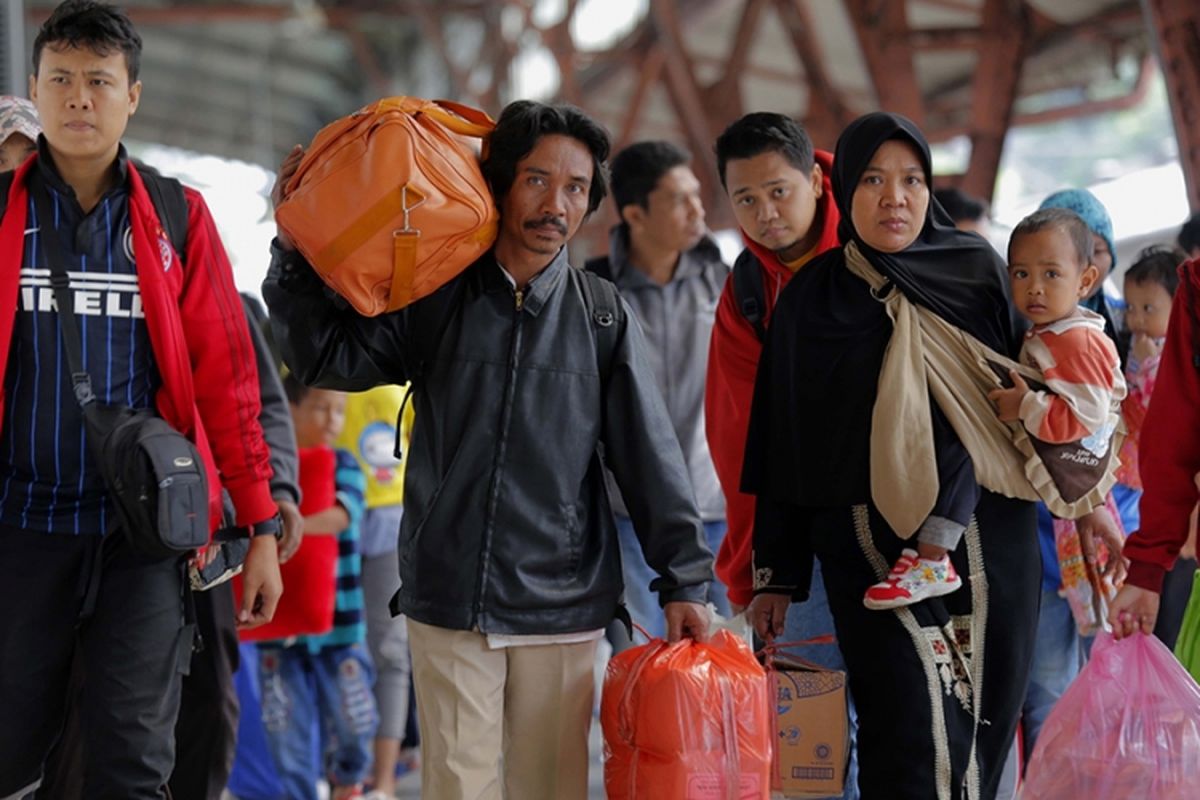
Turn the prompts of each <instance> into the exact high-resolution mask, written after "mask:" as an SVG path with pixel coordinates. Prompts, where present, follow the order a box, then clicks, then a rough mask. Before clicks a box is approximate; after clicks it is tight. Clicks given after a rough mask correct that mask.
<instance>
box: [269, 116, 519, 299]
mask: <svg viewBox="0 0 1200 800" xmlns="http://www.w3.org/2000/svg"><path fill="white" fill-rule="evenodd" d="M493 127H494V123H493V122H492V120H491V118H490V117H488V115H487V114H484V113H483V112H482V111H477V110H476V109H473V108H470V107H468V106H463V105H459V104H458V103H451V102H449V101H445V100H422V99H420V98H417V97H388V98H384V99H383V100H379V101H377V102H375V103H372V104H371V105H369V106H366V107H365V108H362V109H360V110H358V111H356V112H354V113H353V114H351V115H350V116H348V117H343V118H342V119H339V120H337V121H336V122H333V123H331V124H330V125H327V126H326V127H325V128H323V129H322V130H321V131H320V132H319V133H318V134H317V135H316V138H314V139H313V141H312V144H311V145H310V146H309V148H308V150H307V151H306V152H305V154H304V158H303V159H302V160H301V162H300V166H299V167H298V168H297V169H296V173H295V174H294V175H293V176H292V179H291V180H290V181H289V182H288V186H287V189H286V191H285V194H284V197H285V198H286V199H285V200H284V201H283V202H282V203H280V205H279V208H278V209H276V211H275V220H276V222H277V223H278V224H279V227H280V228H281V229H282V230H283V231H284V232H285V233H286V234H287V235H288V237H289V238H291V240H292V241H293V242H294V243H295V245H296V248H297V249H299V250H300V252H301V253H303V254H304V257H305V259H306V260H307V261H308V263H309V264H311V265H312V267H313V269H314V270H316V272H317V274H318V275H320V276H321V278H322V279H323V280H324V281H325V282H326V283H327V284H329V286H331V287H332V288H333V289H334V291H336V292H337V293H338V294H340V295H341V296H342V297H344V298H345V299H346V300H347V301H348V302H349V303H350V305H352V306H354V308H355V310H357V311H358V313H360V314H362V315H364V316H368V317H373V316H376V315H378V314H383V313H385V312H388V311H395V310H397V309H400V308H403V307H405V306H407V305H408V304H409V303H411V302H413V301H414V300H419V299H420V298H422V297H424V296H426V295H428V294H431V293H432V292H434V291H435V290H437V289H438V288H440V287H441V286H443V285H445V284H446V283H447V282H449V281H450V280H451V279H452V278H454V277H455V276H456V275H458V274H459V273H460V272H462V271H463V270H464V269H466V268H467V267H468V266H469V265H470V264H471V263H472V262H474V261H475V260H476V259H477V258H479V257H480V256H481V255H483V253H485V252H486V251H487V249H488V248H489V247H491V246H492V242H493V241H495V238H496V232H497V226H498V219H499V216H498V214H497V212H496V205H495V203H494V202H493V201H492V196H491V193H490V192H489V191H488V187H487V183H486V181H484V179H483V174H482V173H481V172H480V169H479V159H478V157H477V156H476V154H475V150H474V148H473V147H472V145H471V143H470V142H469V141H468V138H467V137H474V138H479V139H486V137H487V136H488V135H489V134H490V133H491V131H492V128H493Z"/></svg>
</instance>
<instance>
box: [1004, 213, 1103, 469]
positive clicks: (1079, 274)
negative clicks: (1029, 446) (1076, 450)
mask: <svg viewBox="0 0 1200 800" xmlns="http://www.w3.org/2000/svg"><path fill="white" fill-rule="evenodd" d="M1091 252H1092V245H1091V232H1090V231H1089V229H1088V227H1087V225H1086V224H1085V223H1084V221H1083V220H1082V219H1081V218H1080V217H1079V215H1077V214H1076V213H1075V212H1073V211H1069V210H1067V209H1062V208H1045V209H1042V210H1040V211H1037V212H1035V213H1033V214H1031V215H1030V216H1028V217H1026V218H1025V219H1023V220H1021V222H1020V223H1019V224H1018V225H1017V227H1016V228H1015V229H1013V233H1012V238H1011V239H1010V240H1009V245H1008V261H1009V265H1008V273H1009V280H1010V281H1011V284H1012V297H1013V303H1014V305H1015V306H1016V308H1017V310H1018V311H1019V312H1021V315H1022V316H1024V317H1025V318H1026V319H1028V320H1029V321H1030V322H1031V323H1033V327H1031V328H1030V329H1029V331H1028V332H1027V333H1026V334H1025V343H1024V344H1023V345H1022V347H1021V355H1020V361H1021V363H1023V364H1027V365H1029V366H1032V367H1036V368H1037V369H1038V370H1040V371H1041V373H1042V374H1043V375H1044V376H1045V382H1046V386H1047V387H1048V389H1049V391H1033V390H1031V389H1030V388H1029V386H1028V385H1027V384H1026V383H1025V381H1024V380H1022V379H1021V376H1020V375H1018V374H1017V373H1016V372H1015V371H1014V372H1013V373H1012V379H1013V386H1012V387H1011V388H1008V389H996V390H995V391H993V392H991V394H990V395H989V397H991V399H992V400H993V401H994V402H995V403H996V406H997V409H998V413H999V415H1000V419H1002V420H1004V421H1005V422H1016V421H1020V422H1021V424H1022V425H1024V427H1025V430H1027V431H1028V432H1029V434H1030V435H1031V436H1033V437H1034V438H1036V439H1040V440H1041V441H1043V442H1050V443H1052V444H1064V443H1067V442H1075V441H1082V444H1083V446H1084V447H1085V448H1087V449H1088V450H1090V451H1091V452H1092V453H1093V454H1094V455H1096V456H1097V457H1100V456H1103V455H1104V454H1105V453H1107V451H1108V448H1109V445H1110V443H1111V440H1112V434H1113V431H1114V430H1115V429H1116V425H1117V421H1118V419H1119V408H1118V405H1117V403H1119V401H1120V400H1121V399H1122V398H1124V397H1125V378H1124V376H1123V375H1122V374H1121V360H1120V358H1119V357H1118V355H1117V348H1116V346H1115V345H1114V344H1113V343H1112V340H1111V339H1109V338H1108V336H1106V335H1105V333H1104V318H1103V317H1101V316H1100V315H1099V314H1097V313H1095V312H1093V311H1089V310H1087V309H1085V308H1081V307H1080V306H1079V305H1078V304H1079V301H1080V300H1081V299H1083V298H1085V297H1087V296H1088V294H1089V293H1090V292H1091V290H1092V288H1093V286H1094V285H1095V283H1096V281H1097V280H1098V279H1099V271H1098V270H1097V268H1096V266H1095V265H1094V264H1092V263H1091V256H1090V253H1091Z"/></svg>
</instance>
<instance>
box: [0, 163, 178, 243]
mask: <svg viewBox="0 0 1200 800" xmlns="http://www.w3.org/2000/svg"><path fill="white" fill-rule="evenodd" d="M136 169H137V171H138V175H139V176H141V179H142V183H144V184H146V191H147V192H149V193H150V202H152V203H153V204H154V211H155V213H157V214H158V221H159V222H160V223H161V224H162V226H163V230H164V231H166V233H167V238H168V239H170V240H171V246H172V247H174V248H175V254H176V255H178V256H179V260H180V261H181V262H182V261H183V260H184V259H185V258H186V257H187V233H188V205H187V196H186V195H184V193H183V184H182V183H180V182H179V181H177V180H175V179H174V178H166V177H163V176H162V175H160V174H158V172H157V171H155V170H154V168H152V167H147V166H145V165H144V164H138V165H137V167H136ZM12 181H13V173H12V172H4V173H0V219H3V218H4V211H5V209H6V208H7V207H8V191H9V188H10V187H11V186H12Z"/></svg>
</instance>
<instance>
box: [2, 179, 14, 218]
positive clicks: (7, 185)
mask: <svg viewBox="0 0 1200 800" xmlns="http://www.w3.org/2000/svg"><path fill="white" fill-rule="evenodd" d="M12 182H13V171H12V170H9V171H8V172H0V219H4V209H6V208H8V192H9V190H10V189H11V188H12Z"/></svg>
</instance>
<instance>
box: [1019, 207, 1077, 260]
mask: <svg viewBox="0 0 1200 800" xmlns="http://www.w3.org/2000/svg"><path fill="white" fill-rule="evenodd" d="M1051 229H1057V230H1060V231H1062V232H1063V233H1065V234H1066V235H1067V236H1068V237H1070V239H1071V244H1072V246H1074V248H1075V255H1076V256H1078V257H1079V263H1080V265H1081V266H1080V269H1083V268H1086V267H1087V265H1088V264H1091V263H1092V231H1091V229H1090V228H1088V226H1087V223H1086V222H1084V221H1083V217H1081V216H1079V215H1078V214H1076V213H1075V212H1074V211H1072V210H1070V209H1069V208H1042V209H1039V210H1037V211H1035V212H1033V213H1032V214H1030V215H1029V216H1028V217H1026V218H1025V219H1023V220H1021V221H1020V222H1018V223H1017V227H1015V228H1013V232H1012V236H1010V237H1009V239H1008V260H1009V263H1012V249H1013V243H1015V242H1016V241H1017V239H1018V238H1019V237H1021V236H1025V235H1028V234H1031V233H1041V232H1042V231H1045V230H1051Z"/></svg>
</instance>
